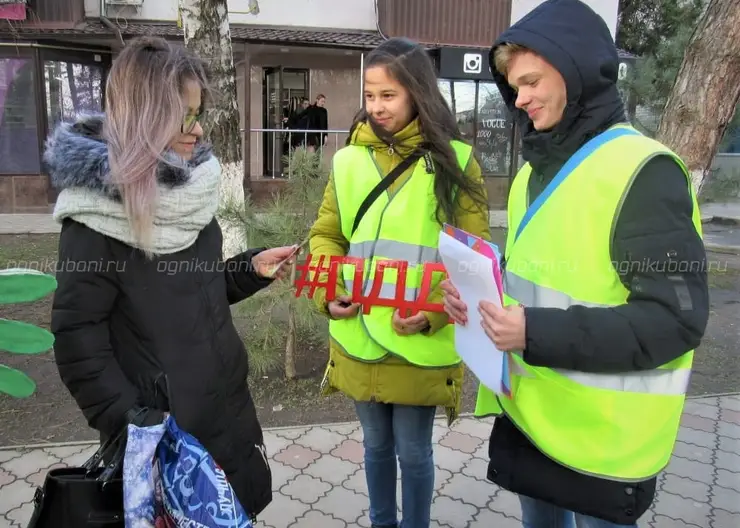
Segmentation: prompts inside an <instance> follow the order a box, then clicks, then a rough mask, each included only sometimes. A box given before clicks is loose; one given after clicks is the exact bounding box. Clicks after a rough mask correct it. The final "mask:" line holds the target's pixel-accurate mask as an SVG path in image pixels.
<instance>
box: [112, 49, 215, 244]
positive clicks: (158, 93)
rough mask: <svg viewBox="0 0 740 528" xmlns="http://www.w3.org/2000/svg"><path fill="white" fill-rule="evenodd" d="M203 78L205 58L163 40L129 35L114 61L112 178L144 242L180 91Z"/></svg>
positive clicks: (177, 118) (176, 128)
mask: <svg viewBox="0 0 740 528" xmlns="http://www.w3.org/2000/svg"><path fill="white" fill-rule="evenodd" d="M187 81H196V82H198V83H199V84H200V85H201V87H202V89H203V93H204V97H205V95H206V93H207V90H208V81H207V76H206V72H205V66H204V62H203V61H202V60H201V59H199V58H198V57H196V56H195V55H194V54H192V53H191V52H189V51H188V50H187V49H185V48H184V47H182V46H176V45H172V44H170V43H169V42H167V41H166V40H164V39H161V38H152V37H143V38H139V39H136V40H132V41H131V42H130V43H129V44H128V45H126V47H125V48H124V49H123V51H122V52H121V54H120V55H119V56H118V57H116V59H115V60H114V61H113V65H112V68H111V71H110V74H109V76H108V80H107V83H106V92H105V106H106V121H105V128H104V130H103V135H104V137H105V139H106V141H107V143H108V158H109V163H110V170H111V177H112V183H114V184H115V185H117V186H118V187H119V189H120V190H121V194H122V196H123V201H124V206H125V209H126V214H127V215H128V218H129V222H130V224H131V227H132V230H133V232H134V235H135V236H136V238H137V240H139V241H140V242H142V243H147V242H149V240H150V237H151V226H152V223H153V220H154V216H155V211H156V205H157V166H158V165H159V163H162V162H164V158H163V154H164V152H165V151H166V150H167V149H168V147H169V145H170V144H171V143H172V142H173V141H174V140H175V139H176V138H177V137H178V136H179V135H180V133H181V127H182V123H183V120H184V118H185V114H186V112H187V108H186V105H185V101H184V97H183V90H184V86H185V84H186V83H187Z"/></svg>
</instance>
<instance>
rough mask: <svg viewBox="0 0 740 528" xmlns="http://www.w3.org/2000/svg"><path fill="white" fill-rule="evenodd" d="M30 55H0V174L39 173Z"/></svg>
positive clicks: (34, 90)
mask: <svg viewBox="0 0 740 528" xmlns="http://www.w3.org/2000/svg"><path fill="white" fill-rule="evenodd" d="M34 70H35V61H34V58H33V57H32V56H25V57H24V56H18V55H16V54H15V52H14V56H12V57H7V56H6V57H2V56H0V160H2V163H0V174H38V173H39V172H40V156H39V136H38V118H37V114H36V108H37V107H36V86H35V81H36V76H35V71H34Z"/></svg>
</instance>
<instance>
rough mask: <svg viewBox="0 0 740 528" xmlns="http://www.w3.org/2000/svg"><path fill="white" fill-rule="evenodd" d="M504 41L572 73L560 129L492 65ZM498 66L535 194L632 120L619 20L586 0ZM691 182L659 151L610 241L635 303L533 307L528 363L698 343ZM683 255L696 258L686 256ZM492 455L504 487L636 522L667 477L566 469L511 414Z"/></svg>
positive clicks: (625, 362)
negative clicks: (525, 104) (596, 141)
mask: <svg viewBox="0 0 740 528" xmlns="http://www.w3.org/2000/svg"><path fill="white" fill-rule="evenodd" d="M505 42H508V43H516V44H520V45H522V46H525V47H527V48H529V49H532V50H534V51H535V52H536V53H538V54H539V55H541V56H542V57H544V58H545V59H546V60H547V61H548V62H549V63H550V64H552V65H553V66H554V67H555V68H556V69H557V70H558V71H559V72H560V74H561V75H562V76H563V78H564V79H565V83H566V89H567V97H568V103H567V106H566V109H565V112H564V116H563V119H562V120H561V121H560V122H559V123H558V125H556V126H555V128H554V129H552V130H549V131H536V130H534V128H533V126H532V123H531V121H530V120H529V118H528V116H527V114H526V112H524V111H521V110H518V109H516V108H515V106H514V102H515V100H516V94H515V92H514V91H513V90H512V88H511V87H510V86H509V84H508V83H507V81H506V79H505V78H503V76H501V75H500V74H499V73H498V72H497V71H496V69H495V64H494V63H493V57H494V51H495V49H496V47H497V46H498V45H500V44H502V43H505ZM490 65H491V71H492V72H493V73H494V78H495V80H496V83H497V84H498V87H499V90H500V91H501V93H502V95H503V98H504V100H505V101H506V103H507V105H508V107H509V109H510V111H511V112H512V113H513V114H514V115H515V119H516V120H517V123H518V124H519V126H520V127H521V130H522V136H523V140H522V144H523V157H524V159H525V161H527V162H529V163H530V164H531V165H532V168H533V175H532V177H531V178H530V182H529V200H530V203H531V202H532V201H533V200H535V199H536V198H537V196H538V195H539V194H540V193H541V192H542V191H543V189H544V187H545V186H546V185H547V184H548V183H549V182H550V180H551V179H552V178H553V177H554V176H555V174H556V173H557V172H558V170H559V169H560V167H561V166H562V165H563V164H564V163H565V162H566V161H567V160H568V158H569V157H570V156H571V155H572V154H573V153H574V152H576V150H578V148H579V147H580V146H581V145H583V144H584V143H585V142H587V141H588V140H589V139H590V138H592V137H594V136H595V135H597V134H598V133H600V132H602V131H604V130H605V129H607V128H609V127H610V126H612V125H614V124H616V123H620V122H626V121H627V119H626V118H625V115H624V109H623V104H622V100H621V97H620V95H619V93H618V91H617V86H616V81H617V71H618V66H619V63H618V56H617V51H616V48H615V46H614V42H613V40H612V37H611V34H610V32H609V29H608V27H607V26H606V24H605V23H604V21H603V20H602V19H601V17H599V16H598V15H597V14H596V13H594V12H593V11H592V10H591V8H590V7H588V6H587V5H586V4H584V3H582V2H579V1H578V0H548V1H546V2H544V3H543V4H540V5H539V6H538V7H537V8H535V9H534V10H533V11H531V12H530V13H529V14H527V15H526V16H525V17H523V18H522V19H521V20H520V21H518V22H517V23H516V24H514V25H513V26H512V27H511V28H509V29H508V30H506V31H505V32H504V33H503V34H502V35H501V36H500V37H499V38H498V39H497V41H496V42H495V43H494V45H493V47H492V49H491V53H490ZM604 170H607V171H608V170H610V167H604ZM687 191H688V186H687V182H686V177H685V175H684V174H683V172H682V170H681V169H680V168H679V166H678V165H677V164H676V163H675V162H674V161H673V160H672V159H670V158H668V157H666V156H658V157H656V158H654V159H653V160H651V161H650V162H648V163H647V164H646V165H645V166H644V168H643V169H642V170H641V172H640V173H639V174H638V175H637V177H636V178H635V180H634V183H633V185H632V187H631V189H630V190H629V192H628V195H627V197H626V199H625V202H624V205H623V207H622V210H621V213H620V214H619V217H618V219H617V222H616V228H615V234H614V238H613V240H612V241H611V244H612V254H613V256H614V258H615V261H616V262H615V265H616V266H618V267H617V270H618V271H619V272H620V276H621V278H622V281H623V283H624V285H625V286H626V288H627V289H628V290H629V291H630V296H629V299H628V302H627V304H625V305H622V306H620V307H617V308H615V309H610V310H604V309H589V308H584V307H578V306H575V307H572V308H570V309H568V310H560V309H541V308H538V309H535V310H525V313H526V332H527V338H526V339H527V346H526V350H525V351H524V353H523V354H524V355H523V357H524V360H525V361H526V362H527V363H529V364H531V365H535V366H544V367H550V368H563V369H571V370H580V371H584V372H612V373H614V372H624V371H633V370H641V369H654V368H657V367H658V366H659V365H662V364H664V363H667V362H669V361H671V360H673V359H675V358H676V357H678V356H680V355H682V354H683V353H685V352H686V351H687V350H690V349H693V348H696V347H697V345H699V343H700V340H701V338H702V336H703V333H704V330H705V327H706V324H707V319H708V316H709V298H708V297H709V294H708V286H707V276H706V267H705V266H697V265H694V264H695V263H704V262H705V259H706V254H705V250H704V245H703V243H702V241H701V239H700V237H699V236H697V234H696V231H695V229H694V227H693V225H692V219H691V218H692V203H691V200H690V196H689V193H688V192H687ZM573 207H578V204H577V203H574V204H573ZM552 229H553V230H557V229H558V227H557V225H554V226H552ZM572 236H578V233H572ZM645 262H650V263H653V264H654V265H650V266H646V265H644V263H645ZM680 262H690V263H692V265H691V266H681V265H676V263H680ZM637 263H641V265H637ZM666 269H678V270H684V269H686V270H689V271H686V272H684V273H681V272H677V273H675V274H670V273H666V272H665V271H664V270H666ZM620 270H626V271H620ZM583 427H584V428H588V427H589V424H588V423H584V424H583ZM595 441H596V440H595ZM489 455H490V464H489V471H488V477H489V479H490V480H492V481H493V482H495V483H497V484H499V485H500V486H502V487H503V488H506V489H508V490H511V491H513V492H516V493H521V494H524V495H527V496H530V497H533V498H537V499H541V500H544V501H547V502H550V503H553V504H556V505H558V506H561V507H564V508H566V509H571V510H574V511H578V512H582V513H584V514H586V515H591V516H595V517H600V518H603V519H606V520H610V521H612V522H615V523H618V524H633V523H634V522H635V521H636V520H637V519H638V518H639V517H640V516H641V515H642V514H643V513H644V512H645V511H646V510H647V509H648V508H649V507H650V505H651V503H652V501H653V498H654V493H655V488H656V478H652V479H649V480H647V481H645V482H642V483H639V484H627V483H623V482H614V481H609V480H605V479H599V478H594V477H591V476H586V475H583V474H580V473H577V472H575V471H572V470H570V469H567V468H565V467H564V466H561V465H559V464H557V463H556V462H554V461H552V460H551V459H549V458H548V457H546V456H545V455H544V454H542V453H541V452H540V451H539V450H538V449H537V448H536V447H535V446H534V445H533V444H532V443H531V442H530V441H529V440H528V439H527V438H525V436H524V435H523V434H522V433H521V432H520V431H519V430H518V429H517V428H516V427H515V426H514V425H513V424H512V422H511V421H510V420H509V419H508V418H506V417H499V418H497V419H496V421H495V425H494V428H493V431H492V433H491V441H490V447H489Z"/></svg>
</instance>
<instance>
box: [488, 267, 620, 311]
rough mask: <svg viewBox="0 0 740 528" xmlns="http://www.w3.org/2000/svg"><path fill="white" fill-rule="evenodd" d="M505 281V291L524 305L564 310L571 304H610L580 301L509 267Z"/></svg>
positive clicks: (597, 305)
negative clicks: (521, 275) (520, 274)
mask: <svg viewBox="0 0 740 528" xmlns="http://www.w3.org/2000/svg"><path fill="white" fill-rule="evenodd" d="M503 282H504V291H505V292H506V293H507V295H509V297H513V298H514V299H516V300H517V301H519V302H520V303H522V304H523V305H524V306H532V307H535V306H536V307H540V308H562V309H563V310H565V309H567V308H569V307H570V306H588V307H591V308H606V307H608V306H609V305H608V304H598V303H592V302H586V301H579V300H577V299H574V298H573V297H571V296H570V295H568V294H566V293H563V292H561V291H558V290H553V289H552V288H548V287H547V286H540V285H539V284H535V283H534V282H531V281H528V280H527V279H525V278H523V277H520V276H519V275H516V274H514V273H512V272H511V271H510V270H509V269H508V268H507V269H506V271H505V273H504V277H503Z"/></svg>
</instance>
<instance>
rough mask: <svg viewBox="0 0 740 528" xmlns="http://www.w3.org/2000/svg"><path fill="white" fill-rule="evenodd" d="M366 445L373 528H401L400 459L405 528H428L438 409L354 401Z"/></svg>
mask: <svg viewBox="0 0 740 528" xmlns="http://www.w3.org/2000/svg"><path fill="white" fill-rule="evenodd" d="M355 407H356V409H357V416H358V418H359V419H360V424H361V425H362V432H363V435H364V440H363V444H364V446H365V478H366V479H367V490H368V494H369V496H370V523H371V524H372V526H373V528H397V527H398V526H399V525H398V517H397V508H396V478H397V477H396V455H398V460H399V462H400V466H401V494H402V500H403V507H402V514H401V519H402V520H401V525H400V526H401V528H429V523H430V516H431V508H432V493H433V492H434V459H433V457H432V425H433V424H434V414H435V409H436V408H435V407H417V406H409V405H396V404H388V403H376V402H355Z"/></svg>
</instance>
